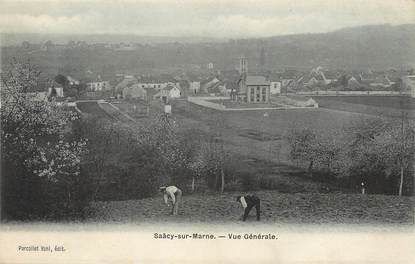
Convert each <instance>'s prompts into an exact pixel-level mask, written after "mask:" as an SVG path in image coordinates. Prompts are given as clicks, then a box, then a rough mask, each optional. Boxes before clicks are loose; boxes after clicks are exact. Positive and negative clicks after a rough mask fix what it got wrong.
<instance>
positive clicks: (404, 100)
mask: <svg viewBox="0 0 415 264" xmlns="http://www.w3.org/2000/svg"><path fill="white" fill-rule="evenodd" d="M325 99H326V100H334V101H340V102H347V103H353V104H363V105H372V106H378V107H387V108H394V109H406V110H415V98H412V97H407V96H319V97H316V100H318V101H323V100H325Z"/></svg>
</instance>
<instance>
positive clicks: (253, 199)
mask: <svg viewBox="0 0 415 264" xmlns="http://www.w3.org/2000/svg"><path fill="white" fill-rule="evenodd" d="M236 201H237V202H239V203H241V205H242V207H243V208H244V214H243V215H242V221H245V220H246V218H247V217H248V214H249V212H250V211H251V209H252V207H254V206H255V209H256V220H257V221H259V220H260V214H261V212H260V209H261V205H260V203H261V201H260V199H259V198H258V197H257V196H255V195H245V196H238V197H236Z"/></svg>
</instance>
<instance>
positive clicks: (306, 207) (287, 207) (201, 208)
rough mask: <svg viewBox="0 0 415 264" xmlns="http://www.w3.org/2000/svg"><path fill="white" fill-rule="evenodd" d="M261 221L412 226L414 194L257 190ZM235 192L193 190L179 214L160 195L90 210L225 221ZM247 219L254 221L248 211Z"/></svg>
mask: <svg viewBox="0 0 415 264" xmlns="http://www.w3.org/2000/svg"><path fill="white" fill-rule="evenodd" d="M256 194H257V195H258V196H259V197H260V198H261V200H262V204H261V206H262V208H261V210H262V221H261V222H263V223H281V224H293V223H306V224H322V223H342V224H353V223H359V224H386V223H387V224H398V223H399V224H413V223H414V202H415V199H414V198H408V197H397V196H383V195H358V194H354V195H345V194H318V193H297V194H284V193H279V192H276V191H258V192H256ZM236 195H238V193H224V194H193V195H185V196H184V197H183V205H182V206H181V208H180V213H179V215H178V216H171V215H169V209H168V208H167V207H166V206H165V205H164V204H163V201H162V197H154V198H147V199H142V200H129V201H113V202H96V203H93V204H91V207H90V208H89V217H88V219H89V220H91V221H117V222H118V221H120V222H124V221H125V222H146V223H155V222H178V223H183V222H186V223H229V222H235V221H238V220H239V218H240V216H241V214H242V209H241V207H240V205H239V204H238V203H236V202H235V198H234V197H235V196H236ZM250 215H251V216H250V218H248V220H247V221H255V217H254V215H255V210H254V209H253V210H252V211H251V214H250Z"/></svg>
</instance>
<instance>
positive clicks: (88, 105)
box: [76, 101, 115, 120]
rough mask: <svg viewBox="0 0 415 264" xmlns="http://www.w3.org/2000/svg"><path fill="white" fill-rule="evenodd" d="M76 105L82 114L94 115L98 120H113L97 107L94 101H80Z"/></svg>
mask: <svg viewBox="0 0 415 264" xmlns="http://www.w3.org/2000/svg"><path fill="white" fill-rule="evenodd" d="M76 105H77V107H78V108H79V110H81V112H82V113H85V114H89V115H94V116H97V117H99V118H107V119H110V120H115V119H114V118H113V117H112V116H111V115H110V114H108V113H107V112H105V111H104V110H103V109H102V108H101V107H99V105H98V103H97V102H96V101H81V102H77V103H76Z"/></svg>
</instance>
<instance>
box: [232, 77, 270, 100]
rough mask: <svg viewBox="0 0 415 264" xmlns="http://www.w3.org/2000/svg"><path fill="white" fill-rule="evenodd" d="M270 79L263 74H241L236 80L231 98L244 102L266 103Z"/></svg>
mask: <svg viewBox="0 0 415 264" xmlns="http://www.w3.org/2000/svg"><path fill="white" fill-rule="evenodd" d="M269 96H270V81H269V80H267V79H266V78H265V77H264V76H258V75H246V74H243V75H242V76H241V78H240V79H239V81H238V87H237V91H236V93H233V94H231V98H232V99H233V100H236V101H238V102H245V103H268V102H269Z"/></svg>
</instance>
